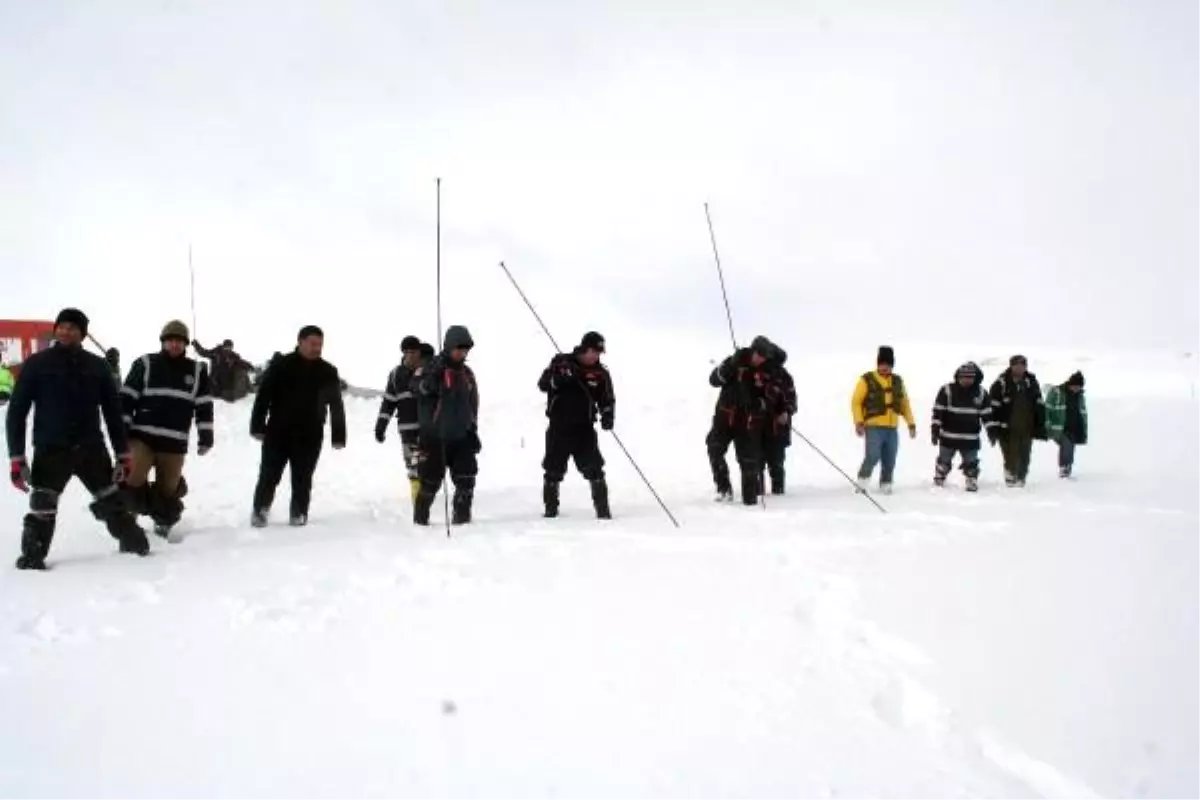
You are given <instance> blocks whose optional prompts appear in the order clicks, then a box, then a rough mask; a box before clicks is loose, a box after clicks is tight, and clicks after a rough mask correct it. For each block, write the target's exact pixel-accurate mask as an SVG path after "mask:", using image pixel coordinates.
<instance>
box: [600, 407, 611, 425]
mask: <svg viewBox="0 0 1200 800" xmlns="http://www.w3.org/2000/svg"><path fill="white" fill-rule="evenodd" d="M600 427H601V429H603V430H606V431H611V430H612V429H613V412H612V409H611V408H610V409H607V410H605V411H602V412H600Z"/></svg>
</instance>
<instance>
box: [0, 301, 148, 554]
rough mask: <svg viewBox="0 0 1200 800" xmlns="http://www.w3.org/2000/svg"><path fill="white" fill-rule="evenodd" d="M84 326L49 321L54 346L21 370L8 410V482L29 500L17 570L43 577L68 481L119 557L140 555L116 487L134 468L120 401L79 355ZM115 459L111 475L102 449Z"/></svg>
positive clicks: (73, 319) (141, 544)
mask: <svg viewBox="0 0 1200 800" xmlns="http://www.w3.org/2000/svg"><path fill="white" fill-rule="evenodd" d="M87 328H88V319H87V317H86V316H85V315H84V314H83V312H82V311H80V310H79V309H76V308H67V309H63V310H62V311H61V312H60V313H59V315H58V317H57V318H56V319H55V329H54V336H55V339H56V340H57V342H58V344H57V345H56V346H55V347H50V348H48V349H45V350H40V351H38V352H36V353H34V354H33V355H31V356H30V357H29V358H27V359H25V361H24V363H23V364H22V365H21V367H22V368H21V376H20V377H19V378H18V379H17V383H16V386H14V387H13V393H12V397H11V398H10V399H9V404H8V419H7V434H8V457H9V466H10V470H9V479H10V480H11V481H12V484H13V486H15V487H16V488H17V489H20V490H21V491H23V492H27V493H28V494H29V513H28V514H26V515H25V522H24V527H23V530H22V533H21V556H20V557H19V558H18V559H17V569H30V570H44V569H46V557H47V556H48V555H49V553H50V543H51V541H52V540H53V539H54V531H55V527H56V521H57V519H58V516H57V513H58V505H59V502H60V501H61V499H62V493H63V490H64V489H65V488H66V486H67V484H68V483H69V482H70V480H71V478H72V477H78V478H79V480H80V481H81V482H82V483H83V485H84V486H85V487H86V488H87V490H88V491H89V492H90V493H91V495H92V498H93V502H92V504H91V506H90V508H91V512H92V515H93V516H94V517H96V519H98V520H101V521H102V522H104V524H105V527H107V528H108V532H109V534H110V535H111V536H112V537H113V538H114V539H116V540H117V541H118V542H119V543H120V550H121V552H123V553H134V554H136V555H143V556H144V555H146V554H147V553H148V552H149V551H150V545H149V543H148V542H147V540H146V532H145V531H144V530H142V528H141V526H140V525H138V523H137V520H136V519H135V518H134V516H133V515H132V514H131V513H130V512H129V510H128V509H127V508H126V507H125V504H124V502H123V501H122V499H121V495H120V493H119V491H118V486H119V484H121V483H122V482H123V481H124V480H125V476H127V475H129V473H130V471H131V469H132V458H131V456H130V453H129V447H128V444H129V442H128V439H127V435H126V431H125V422H124V420H123V419H122V414H121V401H120V399H119V397H118V395H117V387H116V385H115V384H114V382H113V379H112V373H111V372H110V371H109V368H108V363H107V362H106V361H105V360H104V359H103V358H101V357H100V356H98V355H95V354H94V353H89V352H88V351H86V350H84V349H83V346H82V344H83V337H84V336H85V335H86V334H87ZM31 411H32V412H33V417H34V418H33V458H32V460H30V459H28V457H27V453H26V436H27V426H26V423H27V421H28V418H29V414H30V412H31ZM101 418H103V420H104V426H105V427H106V428H107V429H108V438H109V441H110V442H111V443H112V449H113V451H114V452H115V453H116V454H117V468H116V470H114V469H113V461H112V459H111V458H110V456H109V453H108V448H107V447H106V446H105V442H104V432H103V431H102V429H101V427H100V420H101Z"/></svg>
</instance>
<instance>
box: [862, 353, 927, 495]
mask: <svg viewBox="0 0 1200 800" xmlns="http://www.w3.org/2000/svg"><path fill="white" fill-rule="evenodd" d="M895 366H896V353H895V351H894V350H893V349H892V348H891V347H889V346H888V345H883V346H882V347H880V348H879V352H878V353H877V354H876V357H875V370H874V371H872V372H864V373H863V374H862V376H861V377H859V379H858V383H856V384H855V385H854V394H853V395H852V396H851V399H850V413H851V415H852V416H853V418H854V432H855V433H856V434H858V436H860V437H862V438H863V439H864V444H865V450H866V452H865V454H864V456H863V462H862V466H860V467H859V470H858V486H859V490H860V491H866V488H867V484H868V483H869V482H870V480H871V474H872V473H873V472H874V471H875V466H876V465H877V464H879V465H880V473H879V490H880V491H881V492H883V493H884V494H891V492H892V481H893V477H894V473H895V469H896V455H897V453H898V451H899V449H900V436H899V434H897V433H896V427H897V426H898V425H899V424H900V418H901V417H903V418H904V420H905V422H907V423H908V435H909V438H911V439H915V438H917V423H916V421H915V420H914V419H913V412H912V403H911V401H910V400H909V397H908V392H907V391H906V390H905V388H904V379H903V378H901V377H900V376H899V375H897V374H895V373H894V372H893V371H892V368H893V367H895Z"/></svg>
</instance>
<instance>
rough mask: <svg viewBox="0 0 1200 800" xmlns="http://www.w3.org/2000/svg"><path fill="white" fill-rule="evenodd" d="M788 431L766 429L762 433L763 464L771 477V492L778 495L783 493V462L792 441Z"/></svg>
mask: <svg viewBox="0 0 1200 800" xmlns="http://www.w3.org/2000/svg"><path fill="white" fill-rule="evenodd" d="M788 433H790V431H788V430H786V429H785V430H784V432H783V433H779V432H776V431H775V430H773V429H768V430H767V431H766V432H764V433H763V443H762V448H763V462H764V464H765V466H766V469H767V473H768V474H769V475H770V476H771V490H772V491H774V492H776V493H779V492H782V491H783V485H784V479H785V470H784V462H785V461H786V460H787V448H788V445H790V444H791V443H792V439H791V437H790V436H788Z"/></svg>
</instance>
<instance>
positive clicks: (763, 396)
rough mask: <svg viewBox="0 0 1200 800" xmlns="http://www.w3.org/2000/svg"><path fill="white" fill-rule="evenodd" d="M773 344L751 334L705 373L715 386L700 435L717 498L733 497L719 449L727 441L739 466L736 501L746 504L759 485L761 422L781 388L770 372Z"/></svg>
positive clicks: (772, 411)
mask: <svg viewBox="0 0 1200 800" xmlns="http://www.w3.org/2000/svg"><path fill="white" fill-rule="evenodd" d="M775 354H776V348H775V345H773V344H772V343H771V341H770V340H769V339H767V337H765V336H756V337H755V338H754V340H753V341H752V342H751V343H750V346H749V347H743V348H740V349H739V350H737V352H735V353H734V354H733V355H731V356H729V357H728V358H726V359H725V360H724V361H722V362H721V363H720V364H719V365H718V366H717V367H716V368H715V369H713V371H712V372H711V373H710V374H709V376H708V382H709V385H711V386H713V387H715V388H719V389H720V390H721V393H720V395H718V396H717V406H716V409H715V410H714V411H713V421H712V427H711V428H710V429H709V432H708V436H707V437H706V438H705V445H706V446H707V448H708V461H709V465H710V466H711V467H712V474H713V482H714V483H715V484H716V490H717V499H718V500H723V501H731V500H733V485H732V483H731V481H730V477H729V465H728V464H726V463H725V454H726V453H727V452H728V450H729V445H730V443H731V442H732V443H733V446H734V451H735V453H736V454H737V460H738V465H739V466H740V467H741V480H742V502H743V503H744V504H745V505H748V506H752V505H754V504H755V503H757V502H758V498H759V494H760V492H761V491H762V438H763V427H764V425H766V423H767V421H768V420H770V419H771V418H772V417H775V416H778V414H779V413H780V410H781V409H782V408H783V407H784V406H783V404H782V392H781V389H780V386H779V383H778V381H777V380H776V379H775V375H774V373H773V372H772V367H771V359H772V357H774V356H775Z"/></svg>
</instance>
